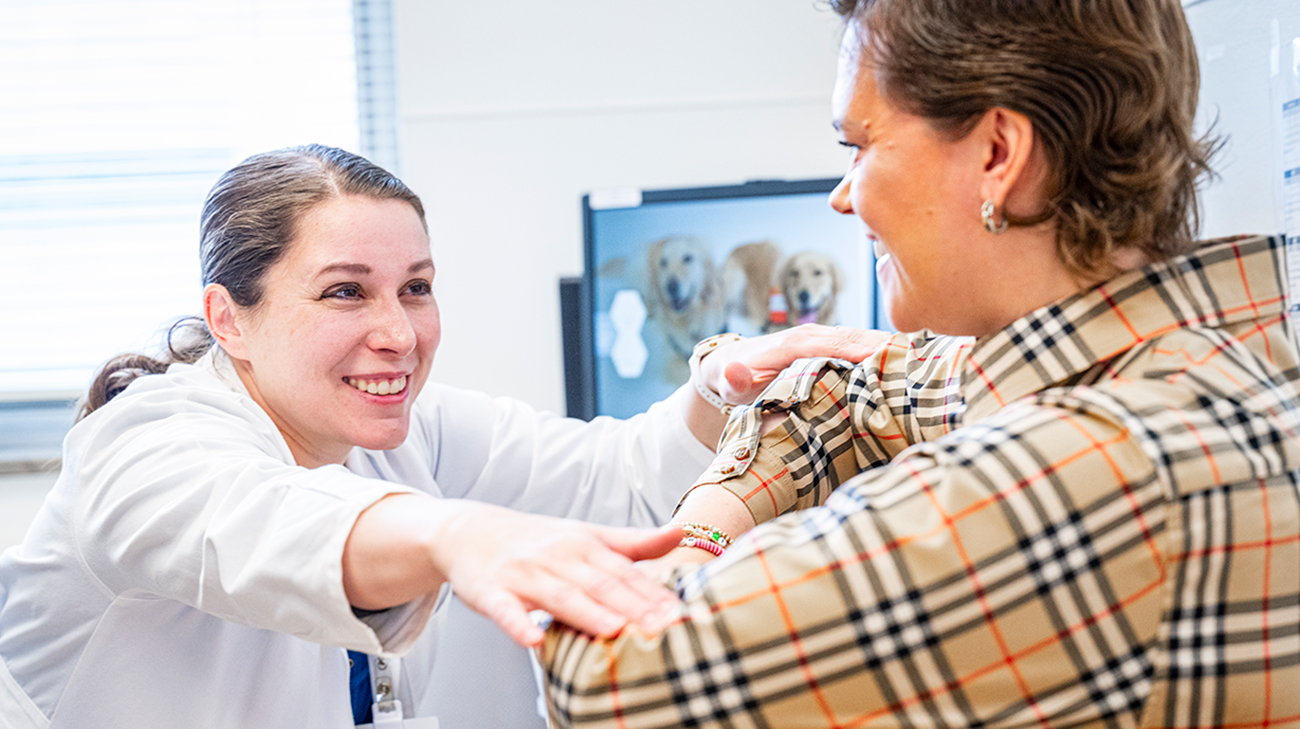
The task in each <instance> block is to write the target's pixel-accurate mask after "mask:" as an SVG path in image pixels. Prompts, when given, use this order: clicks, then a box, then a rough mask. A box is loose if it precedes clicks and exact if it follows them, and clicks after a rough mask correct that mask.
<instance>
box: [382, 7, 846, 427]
mask: <svg viewBox="0 0 1300 729" xmlns="http://www.w3.org/2000/svg"><path fill="white" fill-rule="evenodd" d="M394 15H395V22H394V26H395V29H396V36H397V37H396V47H397V68H398V90H399V94H398V99H399V107H400V112H399V115H400V133H401V144H402V150H403V151H402V163H401V174H402V177H403V179H405V180H406V181H407V182H408V183H409V184H410V185H411V186H412V187H413V188H414V189H415V191H416V192H417V193H419V194H420V195H421V197H422V198H423V199H424V202H425V205H426V206H427V208H428V213H429V226H430V235H431V236H432V239H433V251H434V260H435V261H436V263H437V265H438V278H437V281H436V283H435V288H436V291H437V295H438V299H439V302H440V304H441V306H442V313H443V344H442V348H441V350H440V351H439V353H438V358H437V362H436V364H435V367H434V374H433V376H434V377H435V378H436V379H438V380H440V381H443V382H449V383H453V384H457V385H462V386H466V387H471V388H475V389H479V390H483V391H487V392H490V393H493V394H508V395H513V396H516V397H520V398H523V399H525V400H527V401H528V402H530V403H532V404H534V405H536V406H539V407H542V408H545V409H549V410H555V411H557V412H563V408H564V399H563V392H564V390H563V369H562V367H563V363H562V355H561V349H560V323H559V321H560V316H559V298H558V289H557V286H558V280H559V277H561V276H564V275H575V274H578V273H580V272H581V271H582V223H581V215H580V205H581V197H582V194H583V193H584V192H587V191H590V190H592V189H600V188H610V187H641V188H645V189H649V188H662V187H681V186H695V185H709V184H726V183H736V182H743V181H745V180H748V179H760V178H761V179H773V178H808V177H831V176H835V175H838V174H840V172H841V171H842V169H843V164H844V162H845V161H846V160H847V157H846V155H845V154H843V153H842V150H841V149H840V148H839V147H838V146H837V145H836V143H835V139H836V137H835V134H834V133H833V131H832V130H831V127H830V109H829V97H830V90H831V86H832V84H833V82H834V73H835V57H836V49H837V45H838V37H839V27H840V21H839V19H838V17H837V16H836V15H835V14H834V13H833V12H831V11H830V10H829V9H826V8H825V7H818V5H817V3H816V1H815V0H797V1H796V2H789V0H706V1H704V2H701V1H700V0H660V1H659V2H654V3H646V2H641V3H628V2H608V1H606V2H595V1H592V0H586V1H584V0H550V1H548V2H545V3H538V2H523V1H521V0H506V1H505V2H492V3H453V2H429V1H428V0H395V3H394ZM827 214H828V215H830V214H833V213H832V212H831V211H830V210H829V208H828V210H827Z"/></svg>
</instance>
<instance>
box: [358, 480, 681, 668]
mask: <svg viewBox="0 0 1300 729" xmlns="http://www.w3.org/2000/svg"><path fill="white" fill-rule="evenodd" d="M680 539H681V533H680V532H679V531H678V530H677V529H675V528H673V527H665V528H662V529H628V528H614V527H603V526H597V525H594V524H587V523H585V522H579V521H573V520H569V519H556V518H553V517H546V516H536V515H532V514H524V513H521V512H516V511H511V510H509V509H503V508H501V507H498V506H491V505H488V504H480V503H475V502H472V501H464V500H457V499H446V500H436V499H431V498H428V497H426V496H424V495H423V494H394V495H391V496H388V497H385V498H383V499H380V500H379V501H377V502H375V503H374V504H373V505H371V506H370V507H369V508H368V509H366V510H365V511H364V512H362V514H361V516H360V517H359V518H358V519H357V521H356V524H355V526H354V527H353V529H352V533H351V535H350V536H349V537H348V541H347V544H346V546H345V547H344V551H343V588H344V592H345V593H346V594H347V597H348V601H349V603H351V605H352V606H353V607H356V608H362V609H367V610H383V609H386V608H390V607H394V606H396V605H401V604H403V603H405V602H407V601H409V600H413V599H415V598H416V597H419V596H420V595H423V594H426V593H430V592H434V591H436V590H437V589H438V588H439V587H441V585H442V583H444V582H450V583H451V586H452V588H453V589H455V591H456V594H457V596H459V597H460V599H461V600H462V601H464V602H465V604H467V605H469V606H470V607H471V608H473V609H474V610H476V611H478V612H479V613H481V614H482V615H484V616H485V617H487V618H489V619H490V620H492V621H493V622H495V623H496V624H497V625H498V626H499V627H500V628H501V629H502V630H503V631H504V632H505V633H506V634H507V635H509V636H510V637H511V638H512V639H513V640H514V641H515V642H517V643H519V644H520V645H523V646H532V645H536V644H537V643H538V642H540V641H541V639H542V630H541V628H539V627H538V626H537V625H535V624H534V623H533V621H532V620H530V618H529V615H528V613H529V611H531V610H534V609H540V610H545V611H547V612H549V613H551V614H553V615H555V616H556V617H557V618H558V619H560V620H563V621H564V622H566V623H568V624H571V625H575V626H579V627H580V628H581V629H582V630H584V631H586V632H589V633H592V634H594V635H601V636H610V635H613V634H615V633H617V632H618V631H619V630H621V629H622V628H623V627H624V626H625V625H627V624H628V623H629V622H634V623H636V624H638V625H639V626H641V628H642V629H654V628H657V627H659V626H660V625H661V624H662V623H663V622H665V616H666V615H667V614H668V612H669V611H670V610H672V608H673V607H674V606H675V604H676V603H677V598H676V596H675V595H673V593H671V592H669V591H668V590H667V589H666V588H664V587H663V586H662V585H661V584H659V583H658V582H656V581H654V580H651V579H650V578H648V577H646V576H644V575H643V573H642V572H641V571H639V570H637V569H636V568H635V567H634V566H633V561H635V560H639V559H649V558H653V557H658V556H659V555H661V554H663V553H664V552H666V551H667V550H669V549H671V548H672V547H673V546H675V545H676V544H677V542H678V541H679V540H680Z"/></svg>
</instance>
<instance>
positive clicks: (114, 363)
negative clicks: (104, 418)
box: [78, 144, 428, 419]
mask: <svg viewBox="0 0 1300 729" xmlns="http://www.w3.org/2000/svg"><path fill="white" fill-rule="evenodd" d="M344 195H361V196H365V197H371V198H375V199H380V200H384V199H395V200H404V201H406V202H407V203H410V205H411V207H413V208H415V212H416V214H418V215H419V216H420V223H421V224H422V225H425V219H424V205H423V204H421V202H420V198H419V197H417V196H416V194H415V193H414V192H412V191H411V190H410V188H408V187H407V186H406V185H405V184H403V183H402V181H401V180H399V179H397V177H395V176H393V175H392V174H391V173H390V172H388V171H387V170H385V169H383V168H382V167H379V166H378V165H376V164H374V163H372V162H370V161H369V160H367V159H365V158H364V157H361V156H359V155H355V154H353V153H351V152H346V151H344V150H341V149H336V148H334V147H326V146H323V145H319V144H309V145H305V146H301V147H289V148H286V149H279V150H275V151H273V152H264V153H262V154H257V155H254V156H252V157H249V158H248V159H246V160H244V161H243V162H240V163H239V164H238V165H236V166H235V167H234V168H232V169H231V170H230V171H229V172H226V173H225V174H224V175H222V176H221V179H219V180H218V181H217V184H216V185H214V186H213V188H212V190H211V192H209V193H208V198H207V201H206V202H205V203H204V204H203V216H202V220H201V223H200V237H199V264H200V270H201V273H202V278H203V285H204V286H206V285H208V284H210V283H217V284H221V285H222V286H224V287H226V290H227V291H229V292H230V297H231V299H233V300H234V302H235V303H236V304H237V305H239V306H241V307H245V308H251V307H256V306H257V305H258V304H259V303H261V301H262V295H263V294H264V293H265V289H264V281H265V278H266V272H267V271H268V270H269V269H270V268H271V266H272V265H274V264H275V262H276V261H278V260H280V259H281V258H282V257H283V256H284V254H285V252H286V251H287V250H288V248H289V244H290V243H292V242H293V239H294V237H295V235H296V234H297V225H298V221H299V220H301V219H302V216H303V215H304V214H305V213H306V212H307V211H308V210H310V209H311V208H312V207H313V206H315V205H317V204H319V203H321V202H323V201H325V200H328V199H330V198H335V197H341V196H344ZM427 229H428V228H427V225H426V230H427ZM212 344H213V339H212V335H211V334H210V333H209V332H208V329H207V326H206V325H205V324H204V322H203V319H201V318H199V317H193V316H192V317H186V318H184V319H181V320H180V321H178V322H176V323H175V324H173V325H172V326H171V328H170V329H169V330H168V333H167V337H166V352H165V353H164V354H163V356H161V357H150V356H148V355H143V354H122V355H118V356H116V357H114V358H113V359H110V360H109V361H108V362H107V363H106V364H105V365H104V367H103V368H102V369H101V370H100V372H99V374H98V375H97V376H96V377H95V380H94V382H93V383H92V384H91V386H90V391H89V392H88V393H87V394H86V399H85V401H84V402H83V403H82V406H81V410H80V412H79V414H78V419H80V418H84V417H85V416H87V415H89V414H90V413H92V412H94V411H95V410H96V409H98V408H100V407H101V406H103V405H104V403H107V402H108V401H109V400H111V399H113V397H115V396H116V395H117V394H118V393H120V392H122V391H123V390H125V389H126V387H127V385H129V384H131V382H132V381H133V380H135V379H136V378H137V377H140V376H142V375H149V374H158V373H160V372H164V371H166V369H167V367H168V366H170V365H172V364H175V363H177V362H185V363H189V362H194V361H195V360H197V359H198V358H199V357H202V356H203V355H204V354H205V353H206V352H207V351H208V350H209V349H211V348H212Z"/></svg>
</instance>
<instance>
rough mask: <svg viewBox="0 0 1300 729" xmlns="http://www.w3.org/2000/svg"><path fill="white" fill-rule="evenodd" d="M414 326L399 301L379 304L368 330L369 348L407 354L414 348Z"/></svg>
mask: <svg viewBox="0 0 1300 729" xmlns="http://www.w3.org/2000/svg"><path fill="white" fill-rule="evenodd" d="M415 340H416V335H415V327H414V326H412V324H411V318H410V316H409V314H408V312H407V311H406V308H405V307H403V306H402V304H401V302H400V301H396V300H394V301H391V302H385V303H383V304H380V305H379V306H378V307H377V310H376V316H375V321H374V322H373V324H372V327H371V330H370V338H369V344H370V348H371V349H376V350H387V351H391V352H396V353H397V354H407V353H409V352H410V351H411V350H412V349H414V348H415Z"/></svg>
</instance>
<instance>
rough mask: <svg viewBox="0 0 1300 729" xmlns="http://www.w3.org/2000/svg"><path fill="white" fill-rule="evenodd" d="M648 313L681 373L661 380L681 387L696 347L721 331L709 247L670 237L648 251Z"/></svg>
mask: <svg viewBox="0 0 1300 729" xmlns="http://www.w3.org/2000/svg"><path fill="white" fill-rule="evenodd" d="M646 284H647V288H648V289H649V291H648V293H649V296H647V297H646V310H647V313H648V315H649V316H650V317H652V318H654V319H656V320H657V321H658V322H659V327H660V329H662V330H663V333H664V336H665V338H666V339H667V341H668V346H669V347H670V348H671V349H672V350H673V351H674V352H675V353H676V354H677V355H678V357H675V358H672V357H670V358H669V361H670V362H672V361H673V360H677V359H680V360H681V362H680V364H681V367H676V366H673V367H671V368H669V371H668V372H667V373H666V374H667V376H666V377H665V379H669V380H670V381H680V382H685V381H686V378H687V374H686V373H687V369H686V363H687V361H688V360H689V359H690V356H691V351H692V350H693V349H695V344H696V342H699V341H700V340H701V339H704V338H705V337H711V336H713V335H714V334H719V333H721V332H722V330H723V323H724V315H723V299H722V281H721V279H720V276H719V273H718V270H717V267H716V266H715V265H714V263H713V251H712V249H711V248H710V247H709V244H708V243H707V242H706V241H704V240H702V239H700V238H695V237H691V236H670V237H668V238H663V239H661V240H657V241H655V242H654V243H651V244H650V245H649V246H648V247H647V248H646Z"/></svg>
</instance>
